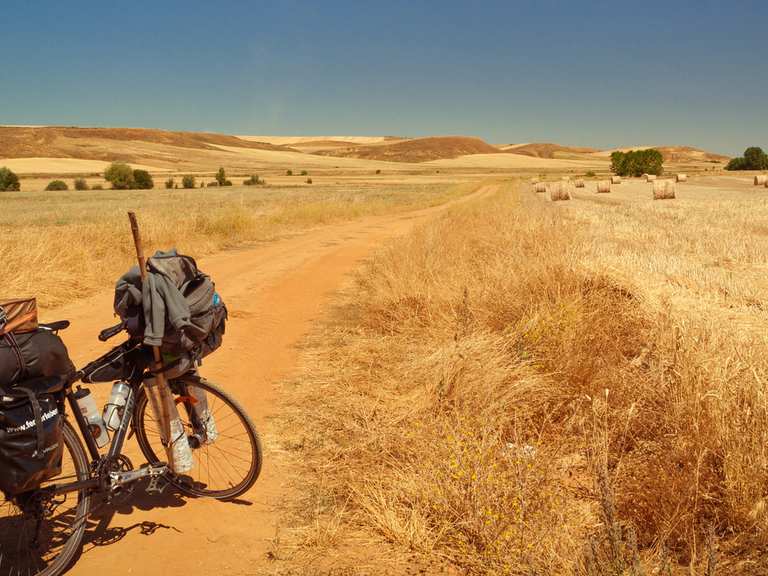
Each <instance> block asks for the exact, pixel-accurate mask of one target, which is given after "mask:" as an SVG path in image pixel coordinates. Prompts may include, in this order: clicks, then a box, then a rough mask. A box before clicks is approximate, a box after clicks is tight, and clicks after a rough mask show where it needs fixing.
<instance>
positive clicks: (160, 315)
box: [115, 249, 192, 346]
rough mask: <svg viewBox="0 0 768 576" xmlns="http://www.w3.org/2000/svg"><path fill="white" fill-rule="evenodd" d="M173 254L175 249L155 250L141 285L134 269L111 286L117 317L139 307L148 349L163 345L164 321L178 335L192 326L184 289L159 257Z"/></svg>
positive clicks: (136, 270) (175, 253)
mask: <svg viewBox="0 0 768 576" xmlns="http://www.w3.org/2000/svg"><path fill="white" fill-rule="evenodd" d="M177 255H178V254H177V252H176V250H175V249H171V250H169V251H167V252H162V251H158V252H156V253H155V255H154V256H153V257H152V258H150V259H149V260H148V261H147V269H148V270H147V281H146V282H145V283H144V284H143V285H142V282H141V274H139V267H138V266H134V267H133V268H131V269H130V270H129V271H128V272H126V273H125V274H124V275H123V276H122V277H121V278H120V280H118V281H117V285H116V286H115V312H117V313H118V314H119V315H120V316H121V317H126V316H127V315H128V310H129V309H130V308H131V307H134V306H142V308H143V310H144V323H145V328H144V340H143V342H144V344H146V345H148V346H160V345H161V344H162V343H163V336H165V325H166V319H167V321H168V324H169V325H170V326H172V327H173V328H174V330H176V331H179V332H181V331H182V329H183V328H186V327H188V326H192V322H191V320H190V317H191V313H190V310H189V305H188V304H187V301H186V299H185V298H184V295H183V294H182V292H181V290H182V289H183V288H184V286H183V285H180V284H179V278H174V277H173V276H172V275H171V274H170V273H169V272H168V271H166V270H165V269H164V266H163V264H162V263H163V260H162V259H163V258H168V257H173V256H177ZM156 259H157V260H156Z"/></svg>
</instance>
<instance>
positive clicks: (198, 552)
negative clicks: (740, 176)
mask: <svg viewBox="0 0 768 576" xmlns="http://www.w3.org/2000/svg"><path fill="white" fill-rule="evenodd" d="M496 189H497V187H496V186H494V185H484V186H479V187H478V190H477V191H476V192H474V193H473V194H471V195H468V196H465V197H463V198H462V199H459V200H456V201H454V202H453V204H455V203H457V202H465V201H467V200H470V199H476V198H478V197H480V196H487V195H490V194H492V193H494V192H495V191H496ZM450 204H451V203H449V204H446V205H443V206H438V207H433V208H428V209H424V210H419V211H414V212H410V213H405V214H399V215H394V216H384V217H375V218H366V219H361V220H358V221H354V222H348V223H343V224H338V225H331V226H327V227H322V228H318V229H315V230H312V231H309V232H306V233H303V234H300V235H296V236H292V237H289V238H286V239H282V240H278V241H275V242H273V243H270V244H266V245H261V246H257V247H249V248H243V249H238V250H232V251H228V252H224V253H221V254H219V255H217V256H215V257H212V258H207V259H205V260H202V261H201V262H200V265H201V268H202V269H203V270H205V271H206V272H207V273H209V274H210V275H211V276H212V277H213V278H214V279H215V280H216V283H217V289H218V291H219V292H220V293H221V294H222V295H223V297H224V298H225V301H226V302H227V305H228V307H229V310H230V321H229V323H228V325H227V334H226V336H225V340H224V345H223V346H222V348H221V349H220V350H219V351H217V353H216V354H214V355H213V356H212V357H211V358H210V359H207V360H206V362H205V363H204V366H203V367H202V368H201V372H202V373H203V374H204V375H205V376H206V377H208V378H209V379H210V380H212V381H214V382H217V383H219V384H221V385H223V387H224V388H225V389H226V390H227V391H229V392H230V393H232V394H233V395H234V396H235V398H236V399H238V400H239V401H240V402H241V403H242V404H243V405H244V406H245V408H246V409H247V411H248V412H249V414H250V415H251V416H252V417H253V419H254V421H255V423H256V426H257V428H258V429H259V432H260V433H261V436H262V441H263V443H264V447H265V460H264V468H263V471H262V475H261V478H260V479H259V480H258V482H257V483H256V484H255V486H254V487H253V488H252V489H251V491H250V492H249V493H248V494H246V495H245V496H243V497H242V498H241V500H240V501H238V502H235V503H225V502H217V501H214V500H205V499H189V498H184V497H180V496H178V495H176V494H173V493H171V492H172V491H171V490H168V491H167V492H166V493H165V494H163V495H161V496H152V497H150V496H147V495H146V494H144V493H142V492H139V491H137V492H136V494H134V497H133V499H128V500H127V502H124V503H122V504H118V505H116V506H113V507H112V508H105V509H102V510H101V511H100V512H99V513H98V514H97V515H96V516H95V517H93V518H92V521H91V523H90V528H89V530H88V531H87V533H86V536H85V544H84V548H83V554H82V556H81V557H80V558H79V560H78V561H77V563H76V564H75V565H74V567H73V568H72V570H71V571H70V572H69V574H129V573H133V574H161V573H163V572H165V571H169V572H171V571H172V572H173V573H178V574H187V575H190V574H207V575H210V574H251V573H254V572H256V570H257V569H258V568H259V566H260V565H263V564H264V563H265V562H266V559H267V552H268V551H269V546H270V539H272V538H273V537H274V536H275V534H276V530H277V528H278V526H279V521H280V514H281V510H280V503H281V502H282V501H283V500H284V499H285V498H287V497H290V495H289V494H287V493H286V492H287V490H288V486H287V478H288V477H289V476H290V473H289V472H290V471H289V470H281V469H280V465H279V462H280V460H279V459H275V458H273V457H272V455H273V454H274V452H275V448H276V446H277V442H276V440H275V438H274V437H273V431H272V430H271V428H270V417H272V416H274V415H275V414H276V413H278V410H279V394H280V389H279V383H280V382H281V381H282V380H283V379H284V378H285V377H286V376H288V375H290V373H291V371H292V369H293V368H294V365H295V363H296V361H297V355H298V351H297V348H296V345H297V344H298V343H299V342H300V341H301V339H302V338H303V336H304V335H305V334H306V333H307V332H308V331H309V330H310V328H311V327H312V324H313V321H315V320H316V319H317V318H318V317H320V316H321V315H322V314H323V311H324V308H325V307H326V305H327V303H328V299H329V297H330V296H331V295H332V293H333V292H334V291H335V290H337V289H338V288H339V287H340V285H341V284H342V283H343V282H344V281H345V279H346V278H347V277H348V274H349V273H350V272H351V271H352V270H354V269H355V267H357V266H358V265H359V264H360V262H361V260H363V259H364V258H366V257H369V256H370V255H371V254H372V252H373V251H374V250H375V249H377V248H378V247H380V246H381V245H382V243H383V242H385V241H387V240H389V239H391V238H393V237H396V236H399V235H402V234H405V233H407V232H408V231H409V230H410V229H411V228H412V227H413V226H414V225H417V224H419V223H421V222H424V221H425V220H427V219H429V218H430V217H433V216H435V215H436V214H438V213H439V212H441V211H442V210H444V209H445V208H446V206H448V205H450ZM139 216H140V215H139ZM126 230H127V229H126ZM129 241H130V238H129V236H126V242H129ZM111 310H112V293H111V292H108V293H102V294H98V295H96V296H94V297H91V298H88V299H87V300H84V301H81V302H78V303H75V304H72V305H69V306H66V307H64V308H61V309H58V310H56V311H55V314H54V313H51V314H49V315H48V316H49V317H46V318H44V319H45V320H54V319H59V318H67V319H69V320H71V321H72V326H71V327H70V328H69V329H68V330H67V331H65V332H64V333H62V336H63V337H64V340H65V342H66V344H67V346H68V347H69V350H70V354H71V355H72V357H73V360H74V361H75V363H76V364H77V365H82V364H84V363H85V362H86V361H88V360H91V359H93V358H95V357H96V356H97V355H99V354H101V353H102V352H103V351H104V350H106V349H107V348H108V346H109V345H108V344H102V343H100V342H99V341H98V340H97V339H96V335H97V333H98V331H99V330H100V329H101V328H104V327H106V326H109V325H111V324H114V322H115V320H114V318H113V316H112V314H111ZM117 340H118V338H116V339H115V342H112V343H110V344H117ZM91 388H92V389H97V390H95V391H96V392H97V397H98V398H104V397H105V396H106V394H108V392H109V385H108V384H105V385H101V386H91ZM126 452H127V454H128V455H129V456H130V457H131V459H132V460H133V462H134V465H136V466H138V465H139V464H141V463H143V460H142V459H141V456H140V454H139V451H138V449H137V447H136V443H135V440H133V439H131V440H129V442H128V444H127V446H126ZM276 464H277V465H276Z"/></svg>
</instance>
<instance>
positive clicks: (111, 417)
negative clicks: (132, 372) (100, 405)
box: [104, 382, 131, 430]
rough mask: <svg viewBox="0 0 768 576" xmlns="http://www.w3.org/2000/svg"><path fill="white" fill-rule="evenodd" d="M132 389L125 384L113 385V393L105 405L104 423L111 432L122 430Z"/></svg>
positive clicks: (116, 383)
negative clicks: (126, 404)
mask: <svg viewBox="0 0 768 576" xmlns="http://www.w3.org/2000/svg"><path fill="white" fill-rule="evenodd" d="M130 390H131V387H130V386H129V385H128V384H126V383H125V382H115V383H114V384H113V385H112V393H111V394H110V395H109V400H108V401H107V403H106V404H105V405H104V423H105V424H106V425H107V428H109V429H110V430H117V429H118V428H120V422H122V420H123V412H125V403H126V402H127V401H128V393H129V392H130Z"/></svg>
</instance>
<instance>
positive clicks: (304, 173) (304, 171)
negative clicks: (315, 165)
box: [301, 170, 309, 176]
mask: <svg viewBox="0 0 768 576" xmlns="http://www.w3.org/2000/svg"><path fill="white" fill-rule="evenodd" d="M301 175H302V176H308V175H309V172H307V171H306V170H302V171H301Z"/></svg>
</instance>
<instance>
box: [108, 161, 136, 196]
mask: <svg viewBox="0 0 768 576" xmlns="http://www.w3.org/2000/svg"><path fill="white" fill-rule="evenodd" d="M104 180H106V181H107V182H109V183H110V184H112V188H113V189H115V190H128V189H130V188H133V186H134V183H133V170H132V169H131V167H130V166H128V164H126V163H124V162H112V164H110V165H109V168H107V169H106V171H105V172H104Z"/></svg>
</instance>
